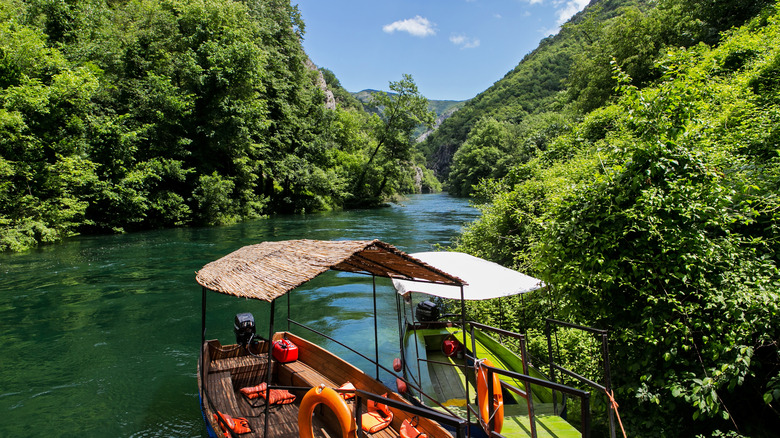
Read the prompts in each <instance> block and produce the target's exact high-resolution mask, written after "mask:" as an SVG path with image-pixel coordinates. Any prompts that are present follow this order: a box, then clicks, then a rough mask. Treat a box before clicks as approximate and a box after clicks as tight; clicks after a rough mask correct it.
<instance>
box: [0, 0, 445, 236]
mask: <svg viewBox="0 0 780 438" xmlns="http://www.w3.org/2000/svg"><path fill="white" fill-rule="evenodd" d="M304 30H305V26H304V23H303V21H302V20H301V17H300V15H299V13H298V10H297V8H295V7H292V6H291V5H290V2H289V0H243V1H238V0H236V1H234V0H212V1H197V0H196V1H185V0H166V1H151V0H136V1H124V0H120V1H105V0H86V1H52V0H10V1H4V2H2V3H0V250H8V249H11V250H22V249H25V248H29V247H32V246H35V245H37V244H38V243H40V242H52V241H56V240H58V239H61V238H62V237H65V236H69V235H72V234H74V233H80V232H121V231H125V230H135V229H143V228H153V227H168V226H178V225H186V224H207V225H209V224H225V223H231V222H235V221H239V220H244V219H248V218H255V217H260V216H262V215H266V214H270V213H276V212H303V211H316V210H323V209H332V208H342V207H344V206H365V205H377V204H379V203H381V202H383V201H384V200H386V199H387V198H388V197H391V196H393V195H394V194H396V193H401V192H414V191H420V190H423V189H424V186H426V185H427V186H432V187H434V188H435V187H436V184H437V183H438V182H437V181H436V180H435V179H434V178H432V176H431V174H430V173H426V172H424V171H423V169H422V166H421V165H419V164H415V161H416V162H417V163H422V162H423V158H422V156H421V155H420V154H419V153H418V154H415V152H414V150H413V148H412V144H413V143H412V141H413V138H412V130H413V128H409V126H410V125H411V126H417V125H419V124H421V123H423V124H424V123H427V122H430V119H431V115H430V114H429V113H428V112H427V111H425V106H424V104H420V102H424V101H425V99H424V98H423V97H422V96H421V95H420V94H419V93H418V92H417V88H416V86H415V84H414V82H413V80H412V78H411V77H403V78H399V81H398V82H396V83H394V84H391V85H392V87H394V88H395V89H396V90H395V92H396V93H397V95H398V96H397V98H390V99H388V100H387V101H386V102H385V103H386V105H390V106H392V107H393V108H394V110H395V111H397V117H396V118H395V119H394V120H393V122H392V123H390V122H388V121H387V120H382V119H380V118H379V117H376V116H372V115H370V114H367V113H365V112H363V111H362V109H361V108H359V107H357V106H355V105H351V104H350V103H349V102H345V101H343V99H342V102H341V104H342V105H340V106H339V107H338V108H337V109H336V110H326V109H325V107H324V102H325V98H324V94H323V91H322V90H321V89H320V88H319V87H318V86H317V80H318V78H317V75H319V72H318V71H316V70H313V69H310V68H307V67H306V60H307V56H306V54H305V53H304V52H303V50H302V46H301V39H302V38H303V36H304ZM328 79H330V80H331V82H332V83H334V82H335V83H336V85H337V80H335V77H333V78H328ZM334 89H336V90H337V91H338V87H335V88H334ZM342 91H343V90H342ZM338 97H339V96H338V93H337V98H338Z"/></svg>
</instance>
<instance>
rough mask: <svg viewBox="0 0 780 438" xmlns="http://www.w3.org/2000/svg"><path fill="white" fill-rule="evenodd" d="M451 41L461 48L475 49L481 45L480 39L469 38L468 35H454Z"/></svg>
mask: <svg viewBox="0 0 780 438" xmlns="http://www.w3.org/2000/svg"><path fill="white" fill-rule="evenodd" d="M450 42H451V43H452V44H455V45H456V46H460V48H461V49H473V48H475V47H479V40H478V39H476V38H469V37H467V36H466V35H452V36H451V37H450Z"/></svg>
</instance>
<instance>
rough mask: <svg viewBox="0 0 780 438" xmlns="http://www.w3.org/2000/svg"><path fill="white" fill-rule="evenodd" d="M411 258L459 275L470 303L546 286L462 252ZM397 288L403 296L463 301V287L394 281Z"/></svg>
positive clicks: (421, 253)
mask: <svg viewBox="0 0 780 438" xmlns="http://www.w3.org/2000/svg"><path fill="white" fill-rule="evenodd" d="M409 255H411V256H412V257H414V258H416V259H418V260H421V261H423V262H425V263H426V264H428V265H430V266H433V267H434V268H437V269H439V270H440V271H443V272H447V273H449V274H451V275H457V276H458V278H460V279H462V280H463V281H464V282H466V283H468V284H467V285H465V286H463V298H465V299H467V300H488V299H491V298H499V297H508V296H511V295H517V294H522V293H526V292H531V291H533V290H536V289H539V288H541V287H544V282H542V281H541V280H539V279H537V278H534V277H531V276H529V275H525V274H523V273H520V272H517V271H515V270H513V269H509V268H505V267H503V266H501V265H499V264H497V263H493V262H489V261H487V260H484V259H481V258H479V257H474V256H472V255H469V254H464V253H461V252H447V251H438V252H418V253H414V254H409ZM393 285H394V286H395V289H396V290H397V291H398V293H399V294H401V295H406V294H408V293H410V292H420V293H424V294H428V295H433V296H437V297H442V298H450V299H455V300H459V299H461V294H460V287H459V286H449V285H444V284H435V283H421V282H415V281H409V280H398V279H393Z"/></svg>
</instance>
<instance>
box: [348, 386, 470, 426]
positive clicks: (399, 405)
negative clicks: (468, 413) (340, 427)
mask: <svg viewBox="0 0 780 438" xmlns="http://www.w3.org/2000/svg"><path fill="white" fill-rule="evenodd" d="M363 399H366V400H373V401H375V402H378V403H382V404H384V405H387V406H389V407H391V408H393V409H398V410H401V411H404V412H407V413H409V414H412V415H414V416H417V417H423V418H427V419H429V420H433V421H435V422H437V423H439V424H441V425H443V426H450V427H452V428H453V429H455V437H456V438H465V437H466V430H467V425H468V422H467V421H466V420H464V419H463V418H459V417H454V416H450V415H445V414H442V413H441V412H437V411H435V410H433V409H428V408H425V407H421V406H414V405H411V404H408V403H404V402H400V401H397V400H392V399H389V398H386V397H382V396H380V395H377V394H372V393H370V392H366V391H363V390H360V389H358V390H355V421H356V422H357V430H358V437H360V438H363V437H365V436H366V435H365V432H364V431H363V428H362V424H361V423H362V421H361V420H362V417H363V415H362V413H361V412H362V407H363V403H362V400H363Z"/></svg>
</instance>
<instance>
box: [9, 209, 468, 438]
mask: <svg viewBox="0 0 780 438" xmlns="http://www.w3.org/2000/svg"><path fill="white" fill-rule="evenodd" d="M478 214H479V213H478V211H477V210H475V209H474V208H472V207H471V206H469V204H468V201H466V200H463V199H457V198H452V197H449V196H447V195H446V194H435V195H417V196H412V197H410V198H408V199H407V200H405V201H404V202H403V203H402V204H394V205H392V206H391V207H388V208H383V209H378V210H359V211H345V212H331V213H323V214H309V215H304V216H283V217H273V218H270V219H266V220H258V221H252V222H247V223H242V224H239V225H234V226H226V227H213V228H186V229H171V230H160V231H151V232H144V233H132V234H125V235H112V236H84V237H77V238H72V239H68V240H67V241H65V242H63V243H61V244H57V245H51V246H46V247H43V248H41V249H38V250H34V251H30V252H26V253H22V254H0V346H2V352H0V437H28V436H45V437H76V436H78V437H202V436H206V435H205V428H204V426H203V421H202V417H201V413H200V410H199V408H198V391H197V382H196V362H197V357H198V346H199V343H200V337H201V336H200V328H201V289H200V286H198V285H197V283H195V273H196V271H197V270H198V269H200V268H201V267H202V266H203V265H205V264H206V263H208V262H210V261H212V260H215V259H217V258H219V257H222V256H224V255H226V254H228V253H230V252H231V251H233V250H236V249H238V248H240V247H241V246H244V245H248V244H253V243H259V242H262V241H265V240H285V239H322V240H336V239H359V240H370V239H380V240H383V241H385V242H388V243H390V244H392V245H395V246H396V247H398V248H399V249H401V250H403V251H406V252H417V251H430V250H434V249H435V248H436V247H437V245H448V244H450V243H451V241H452V239H453V238H455V237H456V236H457V235H458V233H459V231H460V230H461V228H462V227H463V226H464V225H465V224H467V223H469V222H471V221H473V220H474V219H476V218H477V216H478ZM456 275H457V273H456ZM377 288H378V289H377V290H378V297H379V300H378V314H379V319H378V321H379V333H380V336H379V338H380V340H379V350H380V361H382V362H383V363H384V364H386V365H388V366H389V365H390V363H391V361H392V358H393V357H395V356H396V354H397V351H398V339H397V337H398V329H397V327H398V326H397V320H396V301H395V296H394V291H393V289H392V287H391V286H390V285H389V282H387V281H386V280H383V279H379V280H377ZM282 300H284V298H282ZM284 304H285V305H280V306H277V309H279V308H283V313H281V312H280V313H278V314H277V318H276V321H277V327H279V326H281V328H286V327H285V325H286V324H285V318H286V316H287V314H286V302H284ZM291 308H292V310H291V313H292V314H293V317H294V318H295V320H297V321H300V322H302V323H305V324H307V325H310V326H311V327H313V328H315V329H317V330H319V331H321V332H323V333H327V334H329V335H331V336H332V337H334V338H335V339H337V340H339V341H341V342H344V343H346V344H347V345H350V346H353V347H357V349H358V350H359V351H361V352H362V353H364V354H366V355H368V356H371V357H372V356H373V354H374V340H373V338H374V337H373V326H374V323H373V300H372V288H371V278H370V277H366V276H359V275H345V274H337V273H328V274H325V275H323V276H321V277H319V278H317V279H315V280H314V281H312V282H310V283H308V284H306V285H304V286H302V287H301V288H299V289H298V290H296V291H295V292H294V293H293V295H292V299H291ZM208 310H209V314H208V318H207V337H208V338H210V339H211V338H217V339H220V340H221V341H222V342H223V343H230V342H232V341H233V333H232V325H233V316H234V315H235V314H236V313H238V312H245V311H249V312H252V313H253V314H254V315H255V319H256V320H257V326H258V331H262V330H267V323H266V322H265V321H266V319H267V318H268V312H269V306H268V305H267V303H260V302H255V301H247V300H240V299H236V298H231V297H227V296H222V295H218V294H215V293H209V294H208ZM300 330H301V329H296V328H295V327H293V331H294V332H300ZM302 334H303V333H302ZM266 336H267V334H266ZM305 336H306V337H307V338H309V339H312V340H313V341H315V342H318V343H322V344H323V345H324V346H325V347H326V348H329V349H331V350H332V351H334V352H335V353H336V354H338V355H340V356H342V357H344V358H345V359H347V360H349V361H351V362H353V363H355V364H356V365H357V366H359V367H361V368H363V369H364V370H366V371H367V372H371V373H373V369H374V368H373V367H372V366H370V364H369V363H368V362H366V361H364V360H363V359H360V357H359V356H358V355H355V354H354V353H351V352H350V351H349V350H346V349H344V348H343V347H340V346H339V345H337V344H332V343H331V342H329V341H327V340H325V339H318V338H317V337H316V336H312V335H310V334H305ZM383 380H384V379H383Z"/></svg>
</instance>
